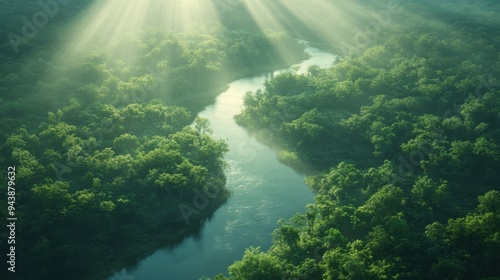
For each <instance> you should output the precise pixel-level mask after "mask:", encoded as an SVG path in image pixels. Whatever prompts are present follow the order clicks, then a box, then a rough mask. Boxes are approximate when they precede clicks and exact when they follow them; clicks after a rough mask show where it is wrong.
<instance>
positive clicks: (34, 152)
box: [0, 0, 305, 280]
mask: <svg viewBox="0 0 500 280" xmlns="http://www.w3.org/2000/svg"><path fill="white" fill-rule="evenodd" d="M6 2H7V1H1V3H0V4H1V6H2V15H4V14H5V17H3V16H2V19H1V20H0V22H2V28H1V29H2V30H1V31H2V32H1V34H5V35H7V34H10V33H16V34H18V35H19V34H21V31H22V30H21V28H22V27H23V24H24V21H20V20H18V19H19V18H22V16H31V15H33V14H34V13H36V12H40V9H41V7H40V6H39V5H38V4H37V3H35V2H37V1H35V2H33V1H18V2H16V4H10V3H6ZM89 2H90V1H86V0H81V1H73V2H72V3H68V5H60V6H59V10H58V16H57V17H54V18H51V19H50V24H47V25H44V26H43V28H39V29H38V30H37V32H36V34H35V35H34V36H33V37H30V38H28V39H29V40H27V41H26V42H23V43H22V44H19V45H16V44H14V45H15V48H14V47H13V44H12V42H11V41H9V40H8V39H9V37H8V36H2V39H1V41H0V44H1V45H0V52H1V55H0V63H1V64H2V69H0V103H1V104H0V129H1V130H2V134H1V135H0V143H2V145H1V146H0V166H2V170H6V169H7V166H16V167H17V174H16V175H17V177H16V180H17V182H19V183H18V184H19V186H18V187H17V193H16V196H17V197H16V199H17V201H18V204H17V205H18V208H17V209H16V210H17V212H16V213H17V215H19V217H20V221H21V220H22V222H19V225H18V227H17V232H18V240H22V242H20V243H19V244H18V245H17V252H18V255H17V260H18V266H19V269H18V273H17V274H16V275H15V276H16V277H18V279H32V280H36V279H103V278H104V277H106V276H107V275H109V274H110V272H111V271H112V270H113V269H120V268H121V267H124V266H130V265H134V264H135V263H136V261H137V258H139V257H141V256H143V255H145V254H148V253H151V252H152V251H153V250H156V249H158V248H159V247H164V246H167V245H173V244H176V243H178V242H179V241H181V240H182V239H183V238H184V237H185V236H188V235H189V234H191V233H193V232H196V231H197V230H199V228H200V226H201V225H202V224H203V221H204V220H205V219H206V218H207V217H209V216H210V215H211V214H212V213H213V212H214V211H215V209H217V207H219V206H220V205H221V204H222V203H223V202H224V201H225V200H226V199H227V197H228V196H229V194H228V191H227V190H226V189H225V188H224V185H225V176H224V173H223V171H224V168H225V162H224V160H223V156H224V154H225V153H226V152H227V145H226V144H225V142H224V141H218V140H214V139H212V138H211V136H210V135H211V131H210V126H209V122H208V120H205V119H199V118H195V116H196V114H197V113H198V112H199V110H201V109H202V108H203V107H204V106H206V105H208V104H210V103H211V102H213V100H214V97H215V96H216V94H217V93H219V92H221V91H222V90H223V89H224V88H225V86H226V83H227V82H228V81H230V80H232V79H235V78H238V77H240V76H245V75H252V74H256V73H261V72H265V71H268V70H271V69H275V68H278V67H282V66H285V65H289V64H291V63H293V62H295V61H296V60H298V59H299V58H301V57H304V56H305V54H304V52H303V48H304V47H303V46H302V45H300V44H299V43H298V42H297V41H296V40H293V39H291V38H289V37H286V36H284V34H280V33H275V32H271V31H269V32H257V31H236V30H231V29H229V28H224V27H221V26H207V27H206V28H205V29H203V30H197V31H193V32H191V33H185V34H182V33H175V32H172V31H166V30H149V31H146V32H144V33H142V34H140V35H137V36H129V37H128V38H123V39H122V41H121V42H119V44H120V45H121V48H120V51H110V50H108V49H102V48H101V47H100V46H98V45H96V46H95V49H89V50H85V51H84V52H81V53H79V52H72V51H69V50H68V49H66V48H65V47H61V44H60V43H61V42H64V41H65V40H67V38H65V35H67V34H68V32H70V31H71V30H72V29H71V28H69V27H66V26H71V24H70V20H73V18H72V17H75V16H76V15H78V13H80V12H81V11H83V10H84V9H85V7H86V5H87V4H88V3H89ZM4 8H5V9H4ZM29 19H31V18H29ZM5 39H7V40H5ZM275 45H288V46H290V50H291V53H293V56H290V57H287V58H284V57H282V56H280V54H279V51H278V49H277V48H276V47H275ZM193 122H194V123H193ZM4 167H5V168H4ZM200 197H201V198H203V199H202V201H205V200H206V201H208V203H203V204H202V203H199V201H200V200H196V199H200ZM0 202H1V204H2V205H7V202H6V198H5V197H4V196H3V195H2V197H1V198H0ZM2 209H3V208H2ZM2 213H4V212H2ZM21 217H22V218H21ZM4 245H5V243H4V244H2V248H4ZM3 251H4V249H2V252H3ZM4 265H5V264H4ZM2 267H3V266H2ZM5 271H6V270H2V273H4V272H5ZM9 277H11V276H10V275H9Z"/></svg>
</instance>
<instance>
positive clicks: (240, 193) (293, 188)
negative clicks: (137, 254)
mask: <svg viewBox="0 0 500 280" xmlns="http://www.w3.org/2000/svg"><path fill="white" fill-rule="evenodd" d="M308 52H310V53H311V55H312V57H311V59H309V60H306V61H304V62H303V63H301V64H300V66H301V67H300V71H302V72H305V71H307V68H308V67H309V66H310V65H312V64H320V66H323V67H324V66H329V65H332V63H333V62H334V60H335V58H336V56H334V55H331V54H328V53H324V52H321V51H319V50H317V49H314V48H308ZM283 71H284V70H279V71H277V73H278V72H283ZM265 79H266V76H259V77H253V78H248V79H241V80H237V81H234V82H232V83H231V84H230V87H229V89H228V90H227V91H225V92H224V93H222V94H220V95H219V96H218V98H217V100H216V102H215V104H213V105H210V106H208V107H207V108H206V109H205V110H204V111H203V112H201V113H200V114H199V116H201V117H205V118H208V119H209V120H210V121H211V127H212V129H213V131H214V133H213V136H214V137H215V138H220V139H227V141H228V144H229V149H230V151H229V153H228V154H227V155H226V161H227V163H228V165H229V168H228V169H227V171H226V176H227V186H226V187H227V189H228V190H230V191H231V192H232V195H231V197H230V198H229V200H228V202H227V203H226V204H224V205H223V206H221V207H220V208H219V209H218V210H217V211H216V213H215V214H214V216H213V218H212V219H211V220H209V221H207V222H206V223H205V224H204V226H203V229H202V232H201V233H200V235H199V236H196V237H191V238H188V239H186V240H185V241H184V242H183V243H182V244H180V245H179V246H177V247H175V248H173V249H162V250H159V251H157V252H156V253H154V254H153V255H151V256H149V257H148V258H146V259H145V260H143V261H142V262H141V263H140V264H138V266H137V269H136V270H135V271H133V272H129V275H131V276H133V277H136V278H135V279H148V280H164V279H169V280H197V279H199V277H200V276H202V275H206V276H214V274H217V273H219V272H224V271H226V269H227V266H229V265H231V264H232V263H233V262H234V261H235V260H238V259H241V257H242V256H243V252H244V251H245V248H248V247H249V246H261V247H262V249H263V250H267V249H268V248H269V247H270V246H271V233H272V232H273V230H274V229H275V228H276V227H277V221H278V220H279V219H280V218H284V219H288V218H290V217H292V216H293V215H294V214H295V213H297V212H303V211H304V210H305V206H306V204H308V203H311V202H312V201H313V193H312V191H311V190H310V189H309V187H308V186H306V185H305V183H304V175H302V174H298V173H296V172H295V171H293V170H292V169H291V168H289V167H287V166H285V165H283V164H281V163H280V162H279V161H278V160H277V158H276V154H275V152H274V151H273V149H271V148H270V147H267V146H265V145H263V144H261V143H260V142H258V141H256V140H255V139H254V138H252V137H250V136H249V134H248V133H247V132H246V131H245V130H244V129H243V128H241V127H239V126H238V125H236V123H235V122H234V119H233V116H234V115H235V114H237V113H239V112H240V111H241V109H242V106H243V97H244V95H245V92H247V91H255V90H257V89H259V88H262V87H263V83H264V81H265ZM109 280H112V279H109Z"/></svg>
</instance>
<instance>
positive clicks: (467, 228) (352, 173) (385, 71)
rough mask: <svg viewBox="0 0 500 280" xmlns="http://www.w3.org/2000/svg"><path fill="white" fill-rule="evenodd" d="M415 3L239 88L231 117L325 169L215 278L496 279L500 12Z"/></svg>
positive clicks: (499, 200) (499, 225)
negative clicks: (240, 96) (283, 216)
mask: <svg viewBox="0 0 500 280" xmlns="http://www.w3.org/2000/svg"><path fill="white" fill-rule="evenodd" d="M411 7H412V9H411V11H412V12H414V13H415V14H416V16H409V14H408V18H407V19H406V20H405V21H404V22H402V23H399V25H398V26H397V28H389V27H387V28H388V30H389V31H388V32H387V34H385V35H383V36H382V35H381V36H380V38H378V39H377V40H376V41H375V42H374V43H373V45H372V46H371V47H370V48H368V49H366V50H365V51H364V52H363V53H362V54H361V55H359V56H351V57H347V58H344V59H343V60H342V61H341V62H340V63H338V64H337V65H336V66H334V67H332V68H330V69H324V70H323V69H319V68H318V67H312V68H310V69H309V72H308V73H307V74H306V75H299V74H297V73H295V72H290V73H285V74H282V75H279V76H277V77H275V78H273V79H271V80H269V81H267V83H266V86H265V90H263V91H258V92H255V93H249V94H247V96H246V99H245V109H244V111H243V112H242V114H240V115H238V116H237V117H236V120H237V121H238V122H239V123H241V124H242V125H243V126H246V127H248V128H249V129H250V130H251V131H254V132H256V134H257V135H259V136H261V137H263V140H267V141H270V142H271V141H272V142H274V143H275V145H278V146H279V147H280V148H281V149H283V150H284V152H281V154H283V156H282V157H283V158H285V159H292V160H291V161H292V162H296V160H297V158H298V159H300V160H302V161H303V162H304V163H306V164H308V165H310V166H312V167H313V168H314V169H316V170H322V172H321V174H319V175H315V176H311V177H309V178H308V184H309V185H311V186H312V187H313V189H314V190H316V192H317V196H316V198H315V203H314V204H312V205H309V206H308V209H307V211H306V212H305V213H304V214H299V215H297V216H296V217H294V218H293V219H291V220H290V221H288V222H282V223H281V226H280V227H279V228H278V229H277V230H276V231H275V233H274V245H273V246H272V248H271V249H270V250H269V251H268V252H265V253H262V252H260V251H259V250H258V249H251V250H248V251H247V252H246V253H245V256H244V257H243V259H242V260H241V261H237V262H235V263H234V264H233V265H232V266H230V267H229V277H225V276H223V275H219V276H217V277H215V279H219V280H220V279H246V280H248V279H256V280H257V279H499V277H500V270H499V268H498V265H496V264H498V263H500V257H499V254H498V250H500V220H499V219H500V212H499V209H500V192H499V190H500V185H499V182H500V173H499V170H500V130H499V127H500V98H499V94H500V88H499V85H500V83H499V80H498V77H500V64H499V63H498V61H499V59H500V57H499V56H498V46H499V45H500V33H499V31H498V28H497V26H498V23H499V21H498V18H499V13H498V12H499V11H498V9H495V10H494V12H491V13H489V14H487V13H485V12H480V13H477V11H475V10H471V13H470V15H469V16H464V15H463V14H460V15H461V16H460V17H459V16H455V15H453V14H452V15H448V14H447V15H442V14H440V12H439V9H437V8H436V6H432V5H431V7H429V8H423V7H421V6H419V5H418V4H415V5H412V6H411ZM440 8H443V7H440ZM446 8H447V9H448V8H449V9H451V10H452V11H453V10H455V9H454V8H450V7H446ZM491 8H493V6H491V7H490V9H491ZM420 14H422V15H423V16H422V17H420V16H419V15H420ZM429 19H439V21H437V20H436V21H433V20H429ZM449 26H453V31H451V30H450V29H449ZM285 162H286V160H285Z"/></svg>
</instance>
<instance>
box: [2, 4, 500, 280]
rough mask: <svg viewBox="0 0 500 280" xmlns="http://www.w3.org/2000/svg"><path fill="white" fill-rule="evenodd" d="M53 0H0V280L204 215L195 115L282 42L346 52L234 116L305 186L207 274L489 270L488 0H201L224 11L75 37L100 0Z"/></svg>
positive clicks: (498, 14)
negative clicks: (8, 235)
mask: <svg viewBox="0 0 500 280" xmlns="http://www.w3.org/2000/svg"><path fill="white" fill-rule="evenodd" d="M55 1H56V0H54V1H48V0H47V1H40V2H38V1H28V0H23V1H16V2H13V1H8V0H0V7H1V12H0V14H1V18H0V22H1V23H2V24H1V25H0V28H1V31H0V33H1V34H2V36H0V64H1V65H2V67H1V68H0V131H1V132H2V133H1V134H0V167H1V169H2V173H1V174H2V175H5V176H3V178H7V179H8V181H9V182H8V183H6V182H7V180H4V183H3V186H4V187H3V188H2V189H3V190H5V191H3V192H2V194H1V195H0V209H1V210H0V214H1V216H2V217H3V218H4V220H5V217H9V215H10V216H16V217H17V218H18V219H19V220H18V221H16V234H17V235H16V240H17V241H18V242H17V243H16V244H15V246H16V250H15V252H16V262H17V265H16V271H17V272H16V273H10V272H9V271H8V270H7V267H8V265H9V264H8V263H6V262H3V265H2V272H1V273H0V274H2V279H15V280H17V279H19V280H45V279H52V280H53V279H75V280H78V279H89V280H93V279H106V277H109V276H110V272H111V273H112V272H113V271H115V270H119V269H121V268H122V267H130V266H134V265H136V264H137V261H138V260H139V259H141V258H143V257H145V256H147V255H149V254H151V253H152V252H154V251H155V250H156V249H158V248H165V247H173V246H175V245H177V244H179V243H180V242H182V241H183V240H184V239H185V238H187V237H189V236H191V235H196V234H198V233H199V232H200V231H202V230H203V224H204V223H205V221H207V220H208V219H210V217H212V216H213V215H214V213H215V212H216V210H217V209H218V208H219V207H220V206H221V205H223V204H224V203H225V202H226V201H227V200H228V199H230V198H231V192H230V191H229V190H227V189H226V187H225V184H226V175H225V171H226V167H227V163H226V161H225V158H224V156H225V154H226V153H227V152H228V145H227V143H226V141H224V140H219V139H214V138H213V137H212V131H211V128H210V121H209V120H208V119H204V118H200V117H197V114H198V113H199V112H200V111H201V110H202V109H203V108H204V107H205V106H207V105H209V104H211V103H213V102H214V100H215V97H216V96H217V95H218V94H219V93H220V92H222V91H223V90H224V89H225V88H226V86H227V83H228V82H230V81H232V80H235V79H238V78H241V77H248V76H252V75H255V74H260V73H267V72H269V71H272V70H275V69H279V68H281V67H284V66H288V65H291V64H293V63H295V62H298V61H300V60H301V59H304V58H306V57H307V54H306V53H305V52H304V48H305V46H304V45H303V44H302V43H300V41H298V40H297V39H302V40H307V41H308V42H309V43H310V44H311V45H313V46H316V47H319V48H322V49H325V50H329V51H332V52H335V53H337V54H339V55H340V56H341V58H340V59H339V60H338V61H336V63H335V65H333V66H332V67H329V68H325V69H323V68H320V67H318V66H312V67H310V68H309V69H308V71H307V73H306V74H300V73H298V72H297V71H295V70H292V71H288V72H286V73H283V74H279V75H276V76H274V77H272V78H269V79H268V80H266V82H265V87H264V88H263V89H262V90H258V91H256V92H248V93H247V94H246V96H245V100H244V108H243V110H242V112H241V113H240V114H239V115H237V116H235V117H234V118H235V121H236V122H237V123H238V124H239V125H241V126H243V127H244V128H246V129H247V130H248V131H249V132H250V133H251V134H252V135H253V136H254V137H256V138H257V139H259V140H260V141H262V142H263V143H266V144H268V145H270V146H272V147H274V148H275V149H276V151H277V156H278V158H279V160H280V161H281V162H283V163H284V164H287V165H289V166H291V167H293V168H294V169H296V170H297V171H298V172H305V173H306V174H307V179H306V182H307V184H308V185H309V186H310V187H311V188H312V189H313V190H314V192H315V194H316V196H315V201H314V203H312V204H310V205H307V206H306V210H305V211H304V212H303V213H298V214H297V215H295V216H294V217H293V218H291V219H289V220H288V219H287V220H280V221H276V222H277V223H278V227H277V229H276V230H275V231H274V233H273V235H272V238H273V245H272V247H271V248H270V249H269V250H268V251H264V250H262V249H261V248H259V247H251V248H248V249H247V250H246V252H245V253H244V255H243V258H242V259H241V260H238V261H236V262H235V263H234V264H233V265H231V266H230V267H229V268H228V271H227V272H223V271H221V274H219V275H217V276H215V277H214V278H213V279H214V280H223V279H238V280H240V279H241V280H243V279H245V280H247V279H250V280H251V279H255V280H265V279H270V280H271V279H272V280H284V279H294V280H295V279H296V280H306V279H311V280H312V279H330V280H334V279H353V280H356V279H415V280H416V279H436V280H437V279H488V280H493V279H500V267H499V266H498V264H499V263H500V254H499V252H500V173H499V172H500V97H499V94H500V50H499V46H500V29H498V26H499V24H500V5H499V4H498V3H497V2H496V1H493V0H461V1H456V2H453V3H452V2H451V1H441V2H437V1H421V0H419V1H417V0H413V1H396V0H393V1H365V0H357V1H336V0H311V2H310V5H311V6H310V7H305V6H307V5H302V4H301V3H302V2H300V1H297V0H293V1H289V3H288V4H287V3H286V1H281V0H274V1H268V2H269V3H268V4H266V5H267V6H266V7H267V8H268V9H269V10H268V11H267V12H265V13H264V9H261V10H255V11H252V9H251V7H252V6H251V5H248V3H246V2H247V1H224V0H220V1H218V0H213V1H209V2H211V3H216V5H218V6H217V7H218V13H219V14H220V16H221V17H220V21H219V22H213V23H210V24H205V25H200V26H197V25H195V26H194V27H193V28H190V29H189V30H176V29H173V28H166V27H164V26H163V27H159V26H149V27H148V28H145V29H144V30H140V32H137V33H130V34H129V33H126V34H125V33H124V34H122V35H123V36H121V37H120V38H115V36H111V35H109V37H110V38H111V37H113V38H114V39H116V42H114V43H116V45H118V46H119V47H115V48H111V47H107V46H103V45H99V44H98V42H97V41H96V42H95V43H94V44H90V45H91V47H88V48H87V46H85V48H83V49H79V50H77V51H75V50H72V49H71V50H70V48H69V47H68V44H66V43H67V42H66V41H68V40H69V41H71V40H73V39H74V38H75V37H71V36H72V33H73V32H75V30H77V29H78V28H80V26H78V25H73V23H74V20H75V19H77V20H76V21H78V20H80V19H81V18H82V17H84V15H85V14H86V13H88V11H89V9H90V11H93V10H91V8H92V7H94V6H93V4H95V3H94V1H89V0H80V1H76V0H75V1H62V0H57V2H55ZM63 2H64V4H62V3H63ZM243 2H245V3H243ZM254 2H255V3H261V2H260V1H254ZM40 3H41V4H40ZM51 3H52V4H51ZM54 3H56V4H57V3H59V4H57V5H58V6H57V16H55V14H54V16H53V15H51V13H50V11H53V12H54V11H55V10H54V9H55V7H56V6H54V5H56V4H54ZM115 3H117V2H115ZM49 4H50V5H52V6H50V7H49V6H47V5H49ZM40 5H42V6H43V7H42V6H40ZM44 5H45V6H44ZM331 5H336V6H335V7H336V8H329V7H332V6H331ZM258 6H259V5H258ZM41 7H42V8H41ZM44 7H45V8H44ZM47 7H49V8H50V9H52V10H50V9H49V8H47ZM259 7H260V6H259ZM263 7H264V5H263ZM291 7H295V9H292V8H291ZM46 8H47V9H46ZM151 9H152V8H151ZM40 11H45V12H46V13H47V16H46V19H47V22H45V23H44V24H38V25H37V24H36V20H37V18H36V17H35V15H37V13H38V15H40ZM47 11H49V12H47ZM256 11H258V12H261V17H260V18H259V17H255V14H254V13H255V12H256ZM297 11H300V13H299V12H297ZM373 11H379V12H378V13H373ZM337 12H338V14H335V15H333V13H337ZM54 13H56V12H54ZM305 14H308V15H309V16H307V17H305V16H304V15H305ZM341 15H343V16H342V18H344V20H345V21H342V22H340V23H338V24H334V23H335V19H336V17H341ZM265 17H268V19H267V20H263V19H264V18H265ZM41 19H43V17H42V18H41ZM305 19H307V20H305ZM38 20H40V18H38ZM110 20H111V19H110ZM145 21H146V20H145ZM150 21H153V19H150ZM309 21H310V22H309ZM280 22H281V24H280ZM367 22H369V23H372V25H369V24H368V25H367ZM374 22H375V23H376V24H373V23H374ZM37 26H38V27H37ZM373 28H374V29H373ZM35 29H36V30H35ZM28 31H31V32H32V33H31V34H28V35H29V36H26V34H25V33H27V32H28ZM28 33H29V32H28ZM104 35H105V36H104V39H106V36H108V34H104ZM76 37H78V36H76ZM68 38H71V39H68ZM101 39H102V38H101ZM9 167H15V176H14V175H9V174H11V173H8V171H11V169H9ZM7 185H8V186H9V187H12V188H13V189H15V191H11V189H7ZM7 190H9V191H7ZM11 194H12V195H11ZM14 194H15V203H14V201H13V200H12V199H11V197H13V196H14ZM9 205H10V206H11V208H9V207H8V206H9ZM11 213H12V214H11ZM3 232H4V231H3V230H2V231H0V241H2V242H0V249H1V250H0V252H1V253H2V256H3V258H1V259H2V260H4V258H5V254H4V252H9V251H10V249H9V246H10V245H8V242H6V239H4V238H3V235H1V234H3ZM9 244H10V243H9ZM11 245H12V244H11ZM242 253H243V252H242ZM4 275H5V278H4V277H3V276H4ZM201 275H202V273H200V276H201ZM117 280H121V279H117ZM138 280H139V279H138ZM141 280H142V279H141ZM144 280H147V279H144Z"/></svg>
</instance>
